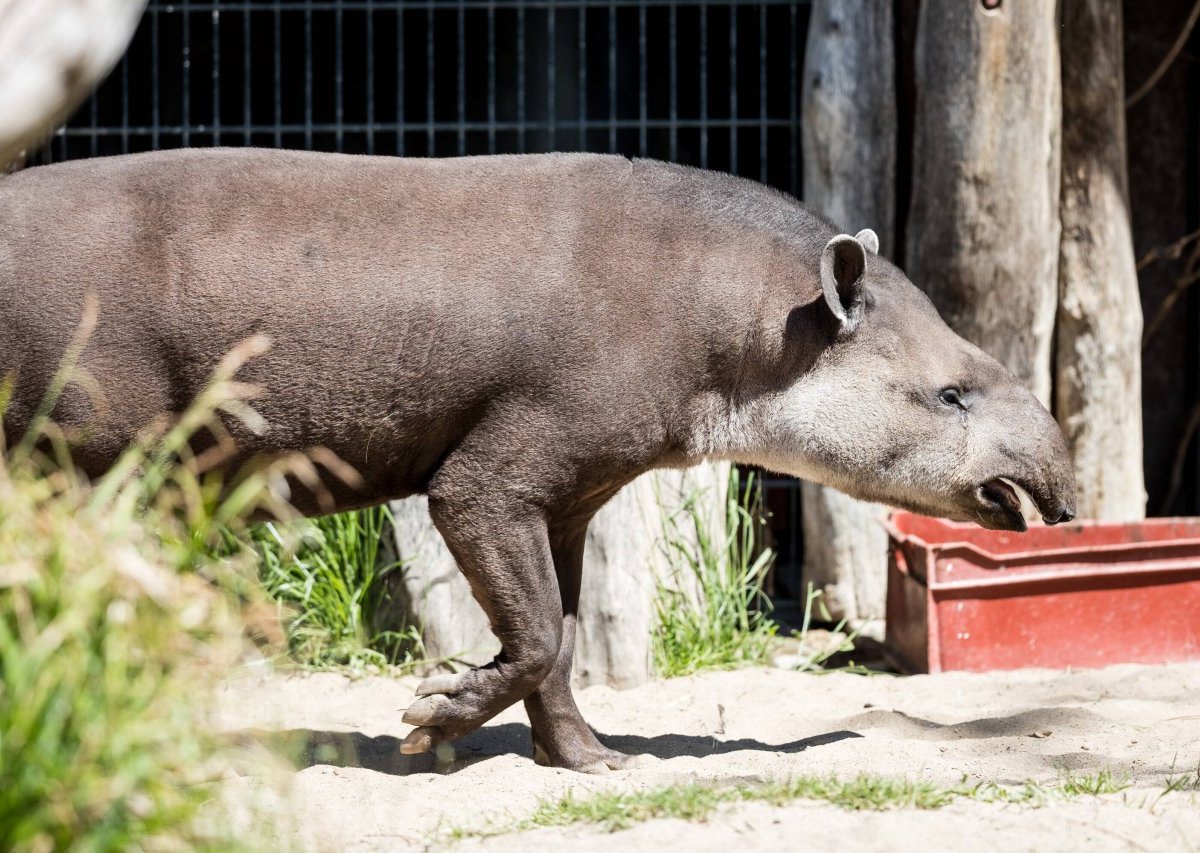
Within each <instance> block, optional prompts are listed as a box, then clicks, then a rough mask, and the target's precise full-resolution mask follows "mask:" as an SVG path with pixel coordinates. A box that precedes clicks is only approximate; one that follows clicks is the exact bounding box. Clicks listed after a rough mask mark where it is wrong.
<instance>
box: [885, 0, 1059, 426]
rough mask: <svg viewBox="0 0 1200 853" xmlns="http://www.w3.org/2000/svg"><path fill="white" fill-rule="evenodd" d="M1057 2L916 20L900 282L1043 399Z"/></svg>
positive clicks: (1055, 234)
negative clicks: (907, 282)
mask: <svg viewBox="0 0 1200 853" xmlns="http://www.w3.org/2000/svg"><path fill="white" fill-rule="evenodd" d="M1057 5H1058V4H1057V1H1056V0H1021V2H1008V3H1004V4H1003V5H1001V6H999V8H997V9H995V10H987V9H984V7H983V4H982V3H980V2H971V0H925V2H923V3H921V7H920V16H919V19H918V22H917V45H916V68H915V77H916V92H917V107H916V116H915V120H914V143H913V187H912V205H911V208H910V214H909V219H908V226H907V241H906V242H907V247H906V248H907V252H906V259H907V267H908V270H907V271H908V273H909V276H910V277H911V278H912V280H913V281H914V282H915V283H916V284H917V286H918V287H921V288H923V289H924V290H925V291H926V292H927V293H928V294H929V296H930V297H931V298H932V299H933V302H934V304H935V305H936V306H937V307H938V309H939V310H940V311H941V312H942V316H943V317H945V318H946V321H947V322H948V323H949V324H950V326H951V327H952V328H953V329H954V330H955V331H957V332H958V333H959V334H961V335H963V336H964V337H965V338H967V339H968V340H970V341H972V342H974V343H975V344H977V345H978V346H980V347H981V348H983V349H984V350H986V351H987V352H989V353H990V354H991V355H993V356H995V357H996V358H997V359H999V360H1000V361H1001V362H1002V363H1004V364H1005V365H1006V366H1007V367H1009V368H1010V369H1011V370H1012V371H1013V372H1014V373H1015V374H1016V375H1017V377H1018V378H1020V379H1021V380H1022V381H1023V382H1025V383H1026V384H1027V385H1028V387H1029V388H1030V389H1031V390H1033V392H1034V393H1035V394H1037V396H1038V397H1039V398H1040V399H1041V400H1042V401H1043V402H1044V403H1045V404H1047V405H1049V404H1050V388H1051V372H1052V371H1051V342H1052V339H1053V335H1054V323H1055V309H1056V305H1057V302H1058V259H1059V234H1060V230H1061V229H1060V222H1059V188H1060V182H1059V171H1060V169H1059V167H1060V132H1059V131H1060V127H1061V99H1060V85H1059V81H1060V68H1059V51H1058V23H1057V20H1056V10H1057Z"/></svg>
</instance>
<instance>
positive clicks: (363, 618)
mask: <svg viewBox="0 0 1200 853" xmlns="http://www.w3.org/2000/svg"><path fill="white" fill-rule="evenodd" d="M390 523H391V515H390V512H389V511H388V509H387V507H385V506H379V507H374V508H371V509H365V510H358V511H355V512H347V513H340V514H337V515H328V516H324V517H321V518H317V519H312V520H307V519H305V520H299V521H293V522H288V523H277V522H273V523H267V524H263V525H259V526H258V527H257V528H255V530H254V532H253V539H254V544H255V547H256V548H257V550H258V552H259V554H260V555H261V559H262V563H261V568H260V572H259V574H260V577H261V578H262V581H263V585H264V586H265V587H266V589H267V592H268V593H269V594H270V595H271V597H272V598H274V599H275V600H276V601H278V602H279V603H280V604H281V606H282V609H283V610H284V614H283V615H284V622H285V624H286V630H287V639H288V647H289V651H290V653H291V656H292V658H293V659H294V660H295V661H297V662H298V663H300V664H302V665H305V666H312V667H326V666H349V667H351V668H352V669H362V668H382V667H386V666H389V665H391V666H407V665H411V664H413V663H415V662H417V661H418V660H419V659H420V657H421V653H422V647H421V635H420V633H419V631H417V630H416V629H415V628H410V629H408V630H405V631H399V632H398V631H391V630H384V629H381V628H380V627H379V624H380V622H381V619H380V614H381V613H382V612H383V611H384V608H385V606H386V605H387V603H388V601H387V597H388V588H387V585H386V583H385V578H386V577H387V575H388V574H389V573H390V572H393V571H399V570H401V565H400V564H399V563H391V564H388V565H383V564H382V563H381V561H380V542H381V540H382V537H383V536H384V534H385V532H386V530H387V528H388V526H389V525H390Z"/></svg>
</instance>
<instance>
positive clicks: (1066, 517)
mask: <svg viewBox="0 0 1200 853" xmlns="http://www.w3.org/2000/svg"><path fill="white" fill-rule="evenodd" d="M1074 518H1075V511H1074V510H1070V509H1067V508H1066V507H1061V508H1059V510H1058V517H1057V518H1047V519H1046V523H1047V524H1065V523H1066V522H1068V521H1072V520H1074Z"/></svg>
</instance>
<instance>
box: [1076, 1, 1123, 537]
mask: <svg viewBox="0 0 1200 853" xmlns="http://www.w3.org/2000/svg"><path fill="white" fill-rule="evenodd" d="M1062 8H1063V26H1062V30H1061V32H1062V36H1061V39H1062V55H1063V64H1062V87H1063V94H1062V98H1063V125H1062V127H1063V130H1062V198H1061V205H1062V210H1061V216H1062V247H1061V255H1060V260H1059V308H1058V320H1057V325H1058V327H1057V341H1056V364H1055V374H1056V375H1055V380H1056V385H1055V416H1056V417H1057V418H1058V422H1059V423H1060V424H1061V425H1062V428H1063V433H1064V434H1065V435H1066V438H1067V446H1068V447H1069V448H1070V450H1071V455H1072V457H1073V458H1074V461H1075V477H1076V480H1077V483H1078V489H1079V491H1078V495H1079V514H1080V515H1081V516H1083V517H1086V518H1099V519H1104V520H1108V521H1131V520H1136V519H1140V518H1143V517H1144V516H1145V509H1146V492H1145V480H1144V477H1143V473H1142V407H1141V337H1142V311H1141V303H1140V295H1139V293H1138V280H1137V269H1136V262H1135V259H1134V254H1133V235H1132V228H1131V224H1130V215H1129V189H1128V187H1129V183H1128V177H1127V174H1126V166H1125V163H1126V142H1125V106H1124V96H1125V79H1124V72H1123V68H1124V53H1123V48H1122V15H1121V6H1120V4H1119V3H1113V2H1111V0H1064V2H1063V7H1062Z"/></svg>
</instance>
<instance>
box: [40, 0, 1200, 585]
mask: <svg viewBox="0 0 1200 853" xmlns="http://www.w3.org/2000/svg"><path fill="white" fill-rule="evenodd" d="M871 1H872V2H892V0H871ZM918 2H919V0H895V7H896V12H897V14H896V20H897V44H898V46H899V49H898V50H897V55H898V66H899V67H898V68H897V69H896V70H897V72H898V73H897V81H898V86H897V88H898V95H897V96H898V101H899V107H900V109H899V115H900V120H901V140H900V149H901V150H900V155H901V156H900V158H899V163H900V171H901V173H902V174H900V175H899V176H898V183H899V186H900V188H901V193H900V204H899V210H898V214H899V219H900V222H899V227H900V228H901V229H903V228H904V227H906V223H905V222H904V216H905V211H906V208H907V204H906V198H905V193H904V191H903V188H904V187H905V186H906V185H910V184H911V178H910V176H909V174H908V173H909V172H910V171H911V170H910V169H909V168H908V166H907V164H911V162H912V160H911V158H912V157H918V156H922V152H916V151H912V150H911V120H910V117H911V115H912V105H913V102H914V99H915V98H916V97H917V94H918V93H916V92H915V91H913V89H912V85H911V81H912V74H911V62H912V50H911V41H912V32H911V30H912V26H911V25H912V22H913V21H915V19H916V8H917V6H918ZM1150 6H1153V8H1152V9H1151V8H1148V7H1150ZM1190 6H1191V0H1163V2H1160V3H1156V4H1139V3H1136V2H1132V0H1131V1H1130V2H1126V3H1125V4H1124V12H1125V27H1126V33H1125V45H1126V48H1125V50H1126V77H1127V80H1128V84H1129V85H1130V87H1133V86H1135V85H1137V84H1139V83H1140V82H1141V81H1142V80H1144V79H1146V77H1148V76H1149V74H1150V73H1151V71H1152V70H1153V68H1154V66H1155V65H1156V64H1157V63H1158V61H1159V60H1160V59H1161V57H1162V56H1163V55H1164V54H1165V53H1166V51H1167V49H1168V47H1169V46H1170V43H1171V42H1172V41H1173V40H1174V37H1175V35H1176V34H1177V32H1178V26H1179V24H1180V22H1182V21H1183V20H1184V18H1185V17H1186V15H1187V12H1188V10H1189V8H1190ZM808 20H809V4H808V3H807V2H789V0H725V2H705V1H704V0H212V1H211V2H189V0H183V1H182V2H178V0H176V2H167V0H150V3H149V6H148V8H147V11H146V14H145V16H144V18H143V20H142V22H141V25H140V27H139V30H138V32H137V35H136V36H135V38H134V40H133V42H132V44H131V46H130V49H129V51H128V54H127V55H126V57H125V59H124V60H123V61H122V63H121V64H120V66H119V67H118V68H117V69H116V70H115V71H114V72H113V74H112V75H110V77H109V79H108V80H107V81H106V82H105V83H104V84H103V85H101V86H100V87H99V89H98V90H97V91H96V93H95V95H94V96H93V97H92V98H91V99H90V100H89V102H88V103H87V104H86V105H85V106H84V107H83V108H82V109H81V110H80V111H79V112H78V113H77V114H76V115H75V116H74V118H72V120H71V121H70V122H69V123H68V124H67V125H66V126H65V127H63V128H61V129H59V130H58V131H57V132H56V134H55V135H54V137H53V138H52V140H51V141H50V142H49V144H48V145H47V146H46V147H45V148H44V149H42V150H41V151H40V152H38V153H37V154H36V155H35V156H34V158H32V159H33V161H34V162H51V161H56V160H64V159H73V158H81V157H94V156H101V155H108V154H120V153H129V152H136V151H146V150H153V149H162V148H178V147H189V146H209V145H255V146H262V147H274V148H280V147H282V148H303V149H313V150H323V151H344V152H348V153H368V154H371V153H373V154H389V155H400V156H455V155H463V154H484V153H519V152H535V151H552V150H586V151H601V152H611V153H619V154H623V155H627V156H643V157H654V158H659V159H664V160H671V161H675V162H681V163H688V164H692V165H696V166H701V167H704V168H710V169H718V170H722V171H729V172H732V173H735V174H739V175H743V176H745V177H749V178H753V179H755V180H759V181H762V182H764V183H767V184H770V185H773V186H775V187H778V188H780V189H782V190H785V191H787V192H790V193H792V194H794V195H796V196H798V197H800V198H803V187H802V186H801V175H802V162H801V157H802V151H801V143H800V139H801V134H800V120H801V119H800V115H801V103H800V88H801V74H802V72H803V67H804V47H805V42H806V39H807V29H808ZM906 46H907V49H906ZM1198 57H1200V30H1198V31H1197V32H1194V33H1193V34H1192V37H1191V39H1190V41H1189V43H1188V45H1187V48H1186V49H1185V50H1184V51H1183V53H1182V54H1181V57H1180V59H1179V60H1178V61H1177V62H1176V63H1175V65H1174V66H1173V67H1172V68H1171V70H1170V72H1169V73H1168V74H1167V75H1166V76H1165V77H1164V78H1163V80H1162V81H1161V82H1160V83H1159V84H1158V86H1157V87H1156V88H1155V89H1154V90H1153V91H1152V92H1151V94H1150V96H1148V97H1147V98H1145V99H1144V100H1143V101H1142V102H1141V103H1140V104H1139V105H1137V106H1135V107H1134V108H1133V109H1132V110H1131V111H1130V113H1129V116H1128V118H1129V125H1128V137H1129V160H1130V163H1129V167H1130V191H1131V203H1132V209H1133V224H1134V234H1135V244H1136V245H1135V249H1136V252H1137V254H1138V255H1139V256H1141V255H1143V254H1144V253H1145V252H1147V251H1149V250H1150V249H1152V248H1154V247H1155V246H1160V245H1166V244H1168V243H1170V242H1172V241H1174V240H1176V239H1178V238H1179V237H1181V236H1183V235H1184V234H1186V233H1189V232H1191V231H1194V230H1195V229H1196V228H1197V227H1198V226H1200V153H1198V152H1200V61H1197V58H1198ZM863 179H864V180H870V179H871V164H864V170H863ZM869 224H870V223H846V225H847V227H855V228H856V227H859V226H860V225H869ZM912 227H919V223H913V225H912ZM898 242H899V243H900V244H901V245H902V244H903V241H898ZM898 260H899V261H900V263H901V265H902V266H903V258H899V259H898ZM1180 268H1181V267H1180V265H1179V264H1174V265H1172V264H1171V263H1166V264H1163V263H1159V264H1154V265H1150V266H1148V267H1146V268H1145V269H1143V270H1142V271H1141V272H1140V275H1139V279H1140V281H1139V284H1140V288H1141V293H1142V302H1143V309H1144V313H1145V314H1146V316H1147V317H1150V316H1153V314H1154V313H1155V312H1156V310H1157V308H1158V306H1159V304H1160V303H1161V302H1162V301H1163V299H1164V298H1165V297H1166V294H1167V293H1169V292H1170V291H1171V290H1172V289H1174V288H1175V287H1176V286H1177V283H1178V281H1179V274H1180ZM1198 329H1200V300H1197V297H1196V294H1195V293H1191V292H1188V294H1187V296H1186V297H1185V298H1184V299H1183V300H1182V301H1181V304H1180V305H1178V306H1177V307H1176V309H1175V310H1174V311H1173V312H1172V314H1171V315H1170V317H1169V320H1168V322H1167V323H1166V324H1164V325H1163V327H1162V328H1161V330H1160V331H1159V332H1158V333H1157V334H1156V335H1155V337H1154V338H1153V339H1152V340H1150V341H1149V342H1148V345H1147V349H1146V351H1145V354H1144V355H1145V364H1144V377H1143V397H1144V400H1143V402H1144V412H1143V416H1144V421H1145V438H1146V446H1145V463H1146V479H1147V489H1148V492H1149V495H1150V500H1149V507H1148V508H1149V511H1150V512H1151V514H1164V513H1171V512H1174V513H1188V514H1195V513H1198V512H1200V490H1198V489H1197V482H1198V479H1200V478H1198V477H1197V473H1198V464H1200V463H1198V461H1197V456H1196V451H1195V448H1194V447H1192V443H1193V442H1192V438H1193V434H1194V432H1195V430H1196V425H1197V424H1198V423H1200V414H1198V413H1200V407H1198V403H1200V335H1197V334H1196V333H1197V331H1198ZM766 486H767V493H768V494H767V499H768V505H769V508H770V509H771V511H772V513H773V516H772V521H771V527H772V532H773V534H774V538H775V542H774V544H775V546H776V547H777V549H778V551H779V564H778V568H777V576H776V581H777V583H778V590H777V592H778V593H779V594H780V595H781V596H783V597H789V598H794V597H797V596H799V595H800V590H801V588H802V587H801V574H800V571H801V567H800V560H801V557H802V554H803V545H802V542H801V540H800V530H801V525H800V520H799V495H798V490H797V489H796V485H795V483H794V481H790V480H787V479H779V478H767V480H766Z"/></svg>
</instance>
